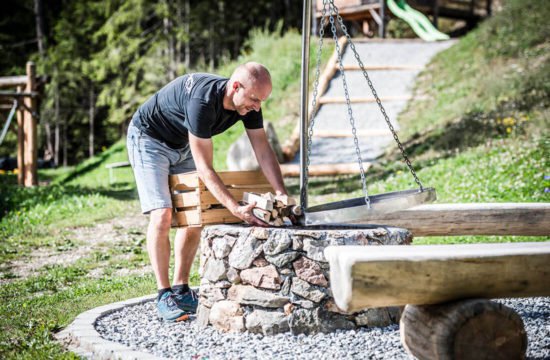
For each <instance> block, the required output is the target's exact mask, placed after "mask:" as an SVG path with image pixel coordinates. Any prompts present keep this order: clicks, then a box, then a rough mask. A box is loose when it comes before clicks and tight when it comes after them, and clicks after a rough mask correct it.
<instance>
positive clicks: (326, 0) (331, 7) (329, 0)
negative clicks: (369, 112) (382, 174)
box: [303, 0, 424, 208]
mask: <svg viewBox="0 0 550 360" xmlns="http://www.w3.org/2000/svg"><path fill="white" fill-rule="evenodd" d="M327 5H328V11H329V22H330V25H331V32H332V37H333V40H334V42H335V46H336V50H335V51H336V53H337V56H338V68H339V70H340V74H341V76H342V83H343V86H344V94H345V98H346V105H347V108H348V116H349V120H350V124H351V129H352V134H353V142H354V144H355V153H356V155H357V162H358V164H359V168H360V172H361V182H362V186H363V195H364V197H365V203H366V205H367V207H368V208H370V198H369V196H368V191H367V181H366V177H365V170H364V168H363V160H362V159H361V150H360V148H359V140H358V138H357V130H356V128H355V119H354V117H353V111H352V108H351V100H350V96H349V89H348V86H347V81H346V77H345V73H344V64H343V61H342V54H341V51H340V44H339V43H338V36H337V34H336V24H335V20H334V15H333V14H335V15H336V20H337V21H338V24H339V25H340V28H341V29H342V31H343V33H344V35H345V36H346V39H347V42H348V43H349V46H350V48H351V49H352V51H353V54H354V56H355V59H356V60H357V63H358V64H359V67H360V69H361V71H362V73H363V76H364V77H365V79H366V80H367V84H368V85H369V88H370V89H371V92H372V95H373V96H374V98H375V99H376V103H377V104H378V107H379V108H380V112H381V113H382V116H383V117H384V120H385V121H386V124H387V125H388V127H389V129H390V131H391V133H392V135H393V138H394V140H395V142H396V143H397V146H398V147H399V150H400V151H401V155H402V156H403V159H404V161H405V163H406V164H407V167H408V168H409V170H410V172H411V174H412V175H413V177H414V180H415V182H416V183H417V184H418V186H419V187H420V191H423V189H424V188H423V186H422V183H421V182H420V179H419V178H418V176H417V175H416V172H415V171H414V169H413V167H412V164H411V161H410V160H409V158H408V156H407V154H406V152H405V149H404V147H403V145H402V144H401V141H399V137H398V136H397V133H396V132H395V129H394V127H393V125H392V124H391V121H390V119H389V116H388V115H387V113H386V110H385V109H384V106H383V105H382V101H381V100H380V98H379V97H378V94H377V92H376V90H375V89H374V85H373V84H372V81H371V80H370V77H369V75H368V73H367V71H366V70H365V66H364V64H363V62H362V61H361V58H360V57H359V54H358V53H357V50H356V49H355V44H354V43H353V41H352V40H351V36H350V34H349V32H348V31H347V27H346V25H345V24H344V21H343V19H342V17H341V16H340V13H339V11H338V7H337V6H336V5H335V4H334V0H323V11H322V15H321V24H320V28H319V49H318V51H317V64H316V71H315V82H314V89H313V101H312V107H313V113H312V116H311V120H310V123H309V129H308V144H307V161H306V169H305V186H304V188H303V191H305V189H307V183H308V173H309V165H310V155H311V148H312V138H313V127H314V125H315V116H316V115H317V111H318V109H317V108H316V105H317V97H318V87H319V77H320V67H321V50H322V47H323V36H324V27H325V24H326V20H325V19H326V15H327Z"/></svg>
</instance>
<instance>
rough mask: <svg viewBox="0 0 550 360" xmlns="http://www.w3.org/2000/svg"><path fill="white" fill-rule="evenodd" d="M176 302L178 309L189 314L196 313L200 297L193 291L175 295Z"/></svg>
mask: <svg viewBox="0 0 550 360" xmlns="http://www.w3.org/2000/svg"><path fill="white" fill-rule="evenodd" d="M174 301H175V302H176V304H177V306H178V308H180V309H182V310H184V311H185V312H187V313H193V314H194V313H196V312H197V306H198V305H199V296H198V295H197V293H196V292H195V291H194V290H193V289H189V291H187V292H185V293H183V294H174Z"/></svg>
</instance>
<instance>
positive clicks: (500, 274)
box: [325, 242, 550, 312]
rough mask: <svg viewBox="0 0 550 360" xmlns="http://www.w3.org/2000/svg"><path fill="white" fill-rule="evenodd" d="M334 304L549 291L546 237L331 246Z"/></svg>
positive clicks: (346, 306)
mask: <svg viewBox="0 0 550 360" xmlns="http://www.w3.org/2000/svg"><path fill="white" fill-rule="evenodd" d="M325 257H326V258H327V259H328V261H329V263H330V278H331V279H332V281H331V286H332V292H333V296H334V300H335V302H336V305H338V307H339V308H340V309H342V310H344V311H348V312H355V311H359V310H361V309H364V308H370V307H386V306H402V305H406V304H416V305H418V304H421V305H423V304H439V303H443V302H447V301H453V300H458V299H466V298H499V297H524V296H550V242H540V243H536V242H535V243H508V244H468V245H416V246H397V245H387V246H366V247H365V246H363V247H361V246H339V247H338V246H336V247H334V246H332V247H328V248H326V249H325Z"/></svg>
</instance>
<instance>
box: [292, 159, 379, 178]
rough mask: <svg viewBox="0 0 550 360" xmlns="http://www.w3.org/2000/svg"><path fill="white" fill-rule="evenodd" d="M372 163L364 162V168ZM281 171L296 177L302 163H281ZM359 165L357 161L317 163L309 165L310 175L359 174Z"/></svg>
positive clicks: (298, 174)
mask: <svg viewBox="0 0 550 360" xmlns="http://www.w3.org/2000/svg"><path fill="white" fill-rule="evenodd" d="M371 165H372V164H371V163H369V162H363V168H364V169H365V171H366V170H367V169H368V168H369V167H370V166H371ZM281 171H282V173H283V176H287V177H295V176H300V165H298V164H281ZM359 173H360V170H359V165H358V164H357V163H344V164H316V165H309V176H331V175H345V174H359Z"/></svg>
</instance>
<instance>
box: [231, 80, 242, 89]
mask: <svg viewBox="0 0 550 360" xmlns="http://www.w3.org/2000/svg"><path fill="white" fill-rule="evenodd" d="M240 87H241V84H240V83H239V82H238V81H234V82H233V90H235V91H237V89H238V88H240Z"/></svg>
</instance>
